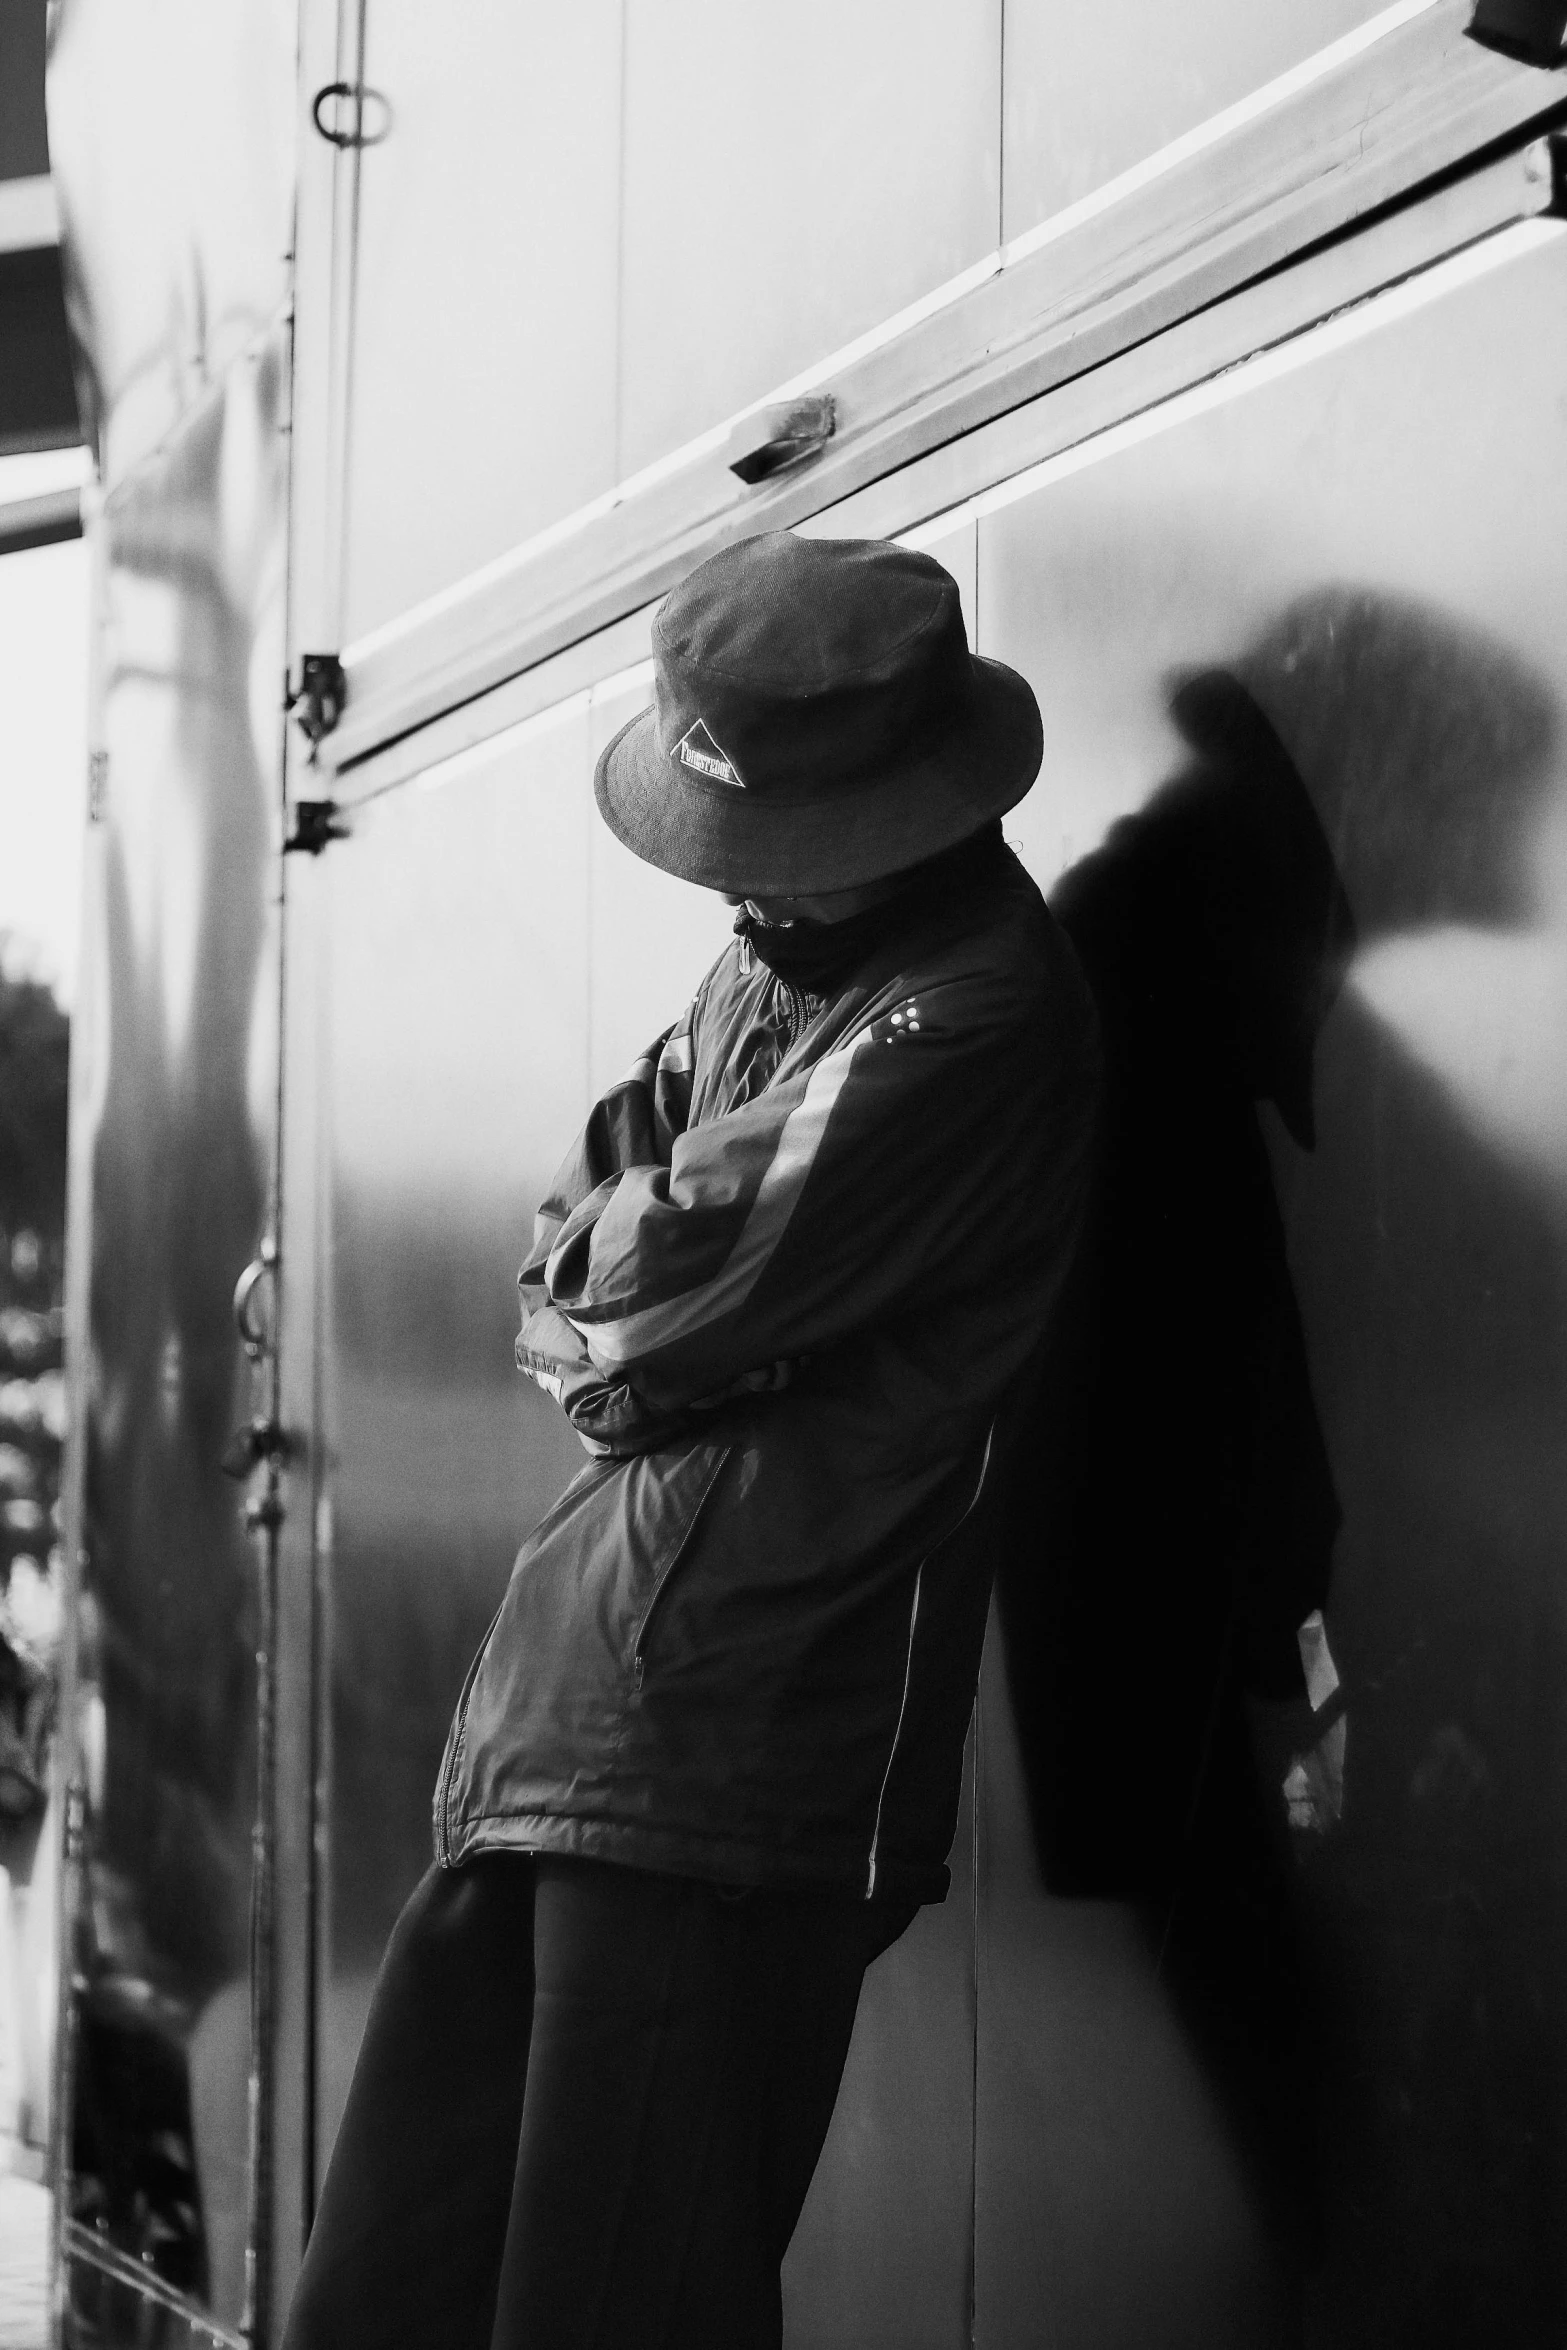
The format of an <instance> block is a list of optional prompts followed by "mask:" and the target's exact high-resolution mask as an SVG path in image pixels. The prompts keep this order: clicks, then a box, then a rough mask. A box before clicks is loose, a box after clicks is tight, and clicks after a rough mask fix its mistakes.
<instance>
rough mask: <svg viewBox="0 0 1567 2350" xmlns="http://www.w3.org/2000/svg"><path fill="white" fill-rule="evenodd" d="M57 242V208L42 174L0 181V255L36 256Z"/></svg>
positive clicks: (50, 182)
mask: <svg viewBox="0 0 1567 2350" xmlns="http://www.w3.org/2000/svg"><path fill="white" fill-rule="evenodd" d="M59 242H60V205H59V199H58V198H57V197H56V195H55V192H54V182H53V180H52V179H51V178H50V177H49V174H48V173H47V172H46V171H43V172H39V173H37V174H36V175H35V176H34V177H33V178H32V179H22V180H0V253H36V252H39V251H40V250H44V249H46V248H47V247H49V246H50V245H58V243H59Z"/></svg>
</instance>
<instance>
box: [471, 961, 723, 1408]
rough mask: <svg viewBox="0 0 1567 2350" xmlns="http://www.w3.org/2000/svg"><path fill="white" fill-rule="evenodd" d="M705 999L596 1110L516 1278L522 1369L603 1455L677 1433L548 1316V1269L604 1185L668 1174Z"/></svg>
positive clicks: (543, 1210) (557, 1318)
mask: <svg viewBox="0 0 1567 2350" xmlns="http://www.w3.org/2000/svg"><path fill="white" fill-rule="evenodd" d="M705 984H706V983H705V982H704V990H705ZM702 992H703V991H699V992H698V994H697V996H696V998H695V999H694V1001H693V1002H692V1003H691V1004H690V1005H689V1006H688V1007H687V1009H686V1011H685V1012H684V1013H683V1014H682V1015H681V1017H680V1019H678V1020H677V1021H676V1022H675V1023H674V1025H673V1026H672V1027H670V1028H667V1029H665V1030H664V1032H663V1034H662V1035H661V1036H657V1037H655V1038H654V1040H653V1042H652V1044H651V1045H649V1047H648V1049H647V1051H646V1052H645V1053H643V1054H642V1055H641V1057H640V1059H639V1060H638V1061H637V1062H636V1063H635V1065H634V1067H633V1068H632V1069H631V1070H630V1071H629V1072H628V1073H627V1075H626V1076H625V1077H624V1078H622V1079H621V1081H620V1083H619V1084H618V1085H615V1086H612V1087H611V1088H610V1090H609V1092H608V1093H607V1094H605V1095H604V1096H603V1098H602V1099H601V1100H600V1101H598V1102H597V1103H595V1105H594V1107H593V1110H592V1112H591V1114H590V1116H589V1118H588V1122H587V1125H586V1126H585V1127H584V1129H583V1131H582V1133H581V1135H580V1136H579V1137H578V1139H577V1142H576V1143H575V1145H574V1146H573V1148H572V1150H571V1152H570V1153H569V1154H568V1156H567V1158H566V1160H565V1163H564V1165H563V1166H562V1167H561V1168H560V1170H559V1172H558V1173H557V1175H556V1177H555V1180H554V1182H553V1183H552V1184H551V1186H550V1190H549V1195H548V1197H547V1198H546V1199H545V1201H544V1203H543V1205H542V1206H541V1207H540V1209H539V1212H538V1215H537V1217H536V1218H535V1221H534V1229H533V1245H532V1248H531V1249H530V1251H529V1255H528V1261H527V1263H526V1264H525V1265H524V1266H523V1268H522V1272H521V1274H520V1275H519V1277H518V1286H519V1289H520V1291H521V1296H522V1328H521V1330H520V1332H519V1333H518V1337H517V1347H516V1355H517V1366H518V1368H519V1370H521V1371H523V1372H525V1373H526V1375H527V1376H528V1377H529V1378H530V1379H532V1380H533V1381H534V1382H535V1384H536V1385H537V1386H539V1387H541V1388H542V1389H543V1390H544V1392H545V1393H546V1394H547V1395H549V1396H552V1397H553V1398H554V1400H555V1402H556V1403H558V1404H559V1405H560V1407H561V1409H562V1410H563V1411H564V1412H565V1414H566V1416H567V1418H568V1419H569V1420H570V1421H571V1424H572V1426H573V1427H574V1428H575V1429H576V1431H577V1434H578V1436H579V1437H580V1438H581V1440H582V1443H583V1445H584V1446H585V1447H586V1449H587V1450H588V1451H589V1452H590V1453H594V1454H596V1455H602V1454H621V1453H635V1452H645V1451H647V1450H649V1449H650V1448H651V1447H652V1446H653V1445H656V1444H658V1443H661V1442H662V1441H663V1440H664V1439H665V1438H666V1437H667V1436H668V1435H669V1434H670V1432H671V1426H672V1423H671V1421H670V1419H669V1418H668V1416H667V1415H666V1414H663V1413H659V1412H654V1411H650V1410H649V1409H648V1407H647V1406H646V1405H645V1404H644V1403H643V1402H642V1401H641V1400H640V1398H638V1397H637V1396H636V1395H635V1394H634V1393H633V1391H632V1389H631V1388H630V1386H629V1384H628V1383H627V1381H626V1380H625V1379H624V1378H623V1377H619V1376H611V1377H606V1376H605V1375H604V1374H603V1373H602V1372H601V1371H600V1370H599V1369H598V1368H597V1366H596V1365H595V1364H594V1363H593V1362H592V1360H591V1359H590V1357H589V1355H588V1351H587V1348H586V1346H585V1345H584V1343H583V1340H582V1338H581V1336H580V1335H579V1333H578V1332H577V1331H576V1330H575V1329H574V1328H573V1327H572V1325H571V1323H569V1322H568V1321H567V1320H566V1319H565V1317H564V1316H563V1315H562V1314H560V1313H558V1312H556V1310H555V1309H554V1308H553V1307H552V1306H551V1304H550V1301H549V1294H548V1290H547V1288H546V1287H545V1283H544V1266H545V1263H546V1262H547V1260H548V1257H549V1253H550V1250H551V1248H552V1247H553V1245H554V1242H555V1239H556V1237H557V1235H558V1234H559V1232H560V1229H561V1226H562V1225H563V1223H564V1222H565V1221H566V1219H567V1218H568V1217H569V1216H570V1215H571V1214H572V1213H573V1211H574V1210H575V1209H577V1208H578V1207H580V1205H581V1204H582V1202H583V1201H584V1200H587V1199H590V1198H591V1197H593V1195H594V1194H595V1192H596V1191H597V1190H598V1188H599V1187H600V1186H601V1185H602V1184H603V1183H604V1182H606V1181H613V1179H614V1178H615V1177H616V1176H618V1175H621V1174H624V1173H625V1172H626V1171H627V1170H629V1169H630V1168H633V1167H639V1166H648V1167H659V1166H665V1167H667V1166H668V1164H669V1159H670V1153H671V1150H672V1148H673V1145H674V1140H675V1136H676V1135H677V1134H680V1133H683V1132H684V1130H685V1125H686V1120H687V1118H688V1116H689V1115H690V1108H691V1071H692V1067H693V1063H694V1059H695V1026H696V1016H697V1008H698V1006H699V1005H700V1003H701V1000H702Z"/></svg>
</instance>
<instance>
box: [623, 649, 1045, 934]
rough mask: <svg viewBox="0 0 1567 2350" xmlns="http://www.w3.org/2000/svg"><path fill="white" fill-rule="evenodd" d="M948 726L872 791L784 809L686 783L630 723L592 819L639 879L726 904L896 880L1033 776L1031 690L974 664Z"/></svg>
mask: <svg viewBox="0 0 1567 2350" xmlns="http://www.w3.org/2000/svg"><path fill="white" fill-rule="evenodd" d="M973 677H974V698H973V703H972V706H971V708H970V710H969V711H968V712H966V713H965V715H964V717H963V719H962V721H961V722H960V723H959V724H956V725H954V726H951V727H948V728H947V729H945V730H944V731H943V733H942V734H941V735H939V736H938V737H936V738H935V739H933V740H931V741H929V742H925V743H920V744H917V745H913V746H910V747H909V748H908V749H907V750H906V751H904V752H903V753H901V754H900V755H899V756H898V757H897V758H896V759H893V760H890V761H889V762H888V766H887V770H886V772H885V774H884V775H882V776H881V777H879V778H878V779H876V780H875V781H873V782H866V783H857V784H856V785H854V786H853V787H852V788H851V789H845V790H844V791H842V792H840V793H837V794H834V795H832V796H829V797H824V798H822V799H820V800H812V801H794V802H789V803H783V802H779V801H776V800H774V801H768V800H765V799H762V798H761V797H759V796H757V797H752V796H751V795H750V794H749V793H747V792H746V791H745V790H743V789H742V788H738V787H736V786H735V785H733V784H720V783H709V782H706V781H703V780H699V779H698V778H697V777H695V776H692V775H690V774H689V773H688V771H687V770H686V769H685V768H684V767H682V766H677V765H676V764H675V763H674V762H673V761H672V760H670V759H666V758H665V756H664V754H663V752H662V751H661V750H660V748H659V744H658V734H657V729H656V721H655V713H654V712H653V711H652V710H651V709H648V710H643V711H640V712H639V713H638V714H637V716H636V717H635V718H633V719H631V720H630V722H629V723H628V724H627V725H625V726H623V727H622V728H621V730H620V732H619V733H618V734H617V735H616V736H615V737H614V739H613V741H612V742H610V743H609V744H608V745H607V747H606V748H605V749H604V751H602V752H601V753H600V756H599V761H598V765H597V767H596V768H595V770H594V775H593V792H594V797H595V798H596V800H597V801H598V807H599V814H600V815H601V816H602V817H603V819H604V821H605V823H606V824H607V825H608V826H609V829H610V831H611V832H612V833H613V834H614V835H615V838H616V839H617V840H620V841H624V843H625V845H626V847H627V848H628V849H630V850H632V851H633V853H634V854H635V855H637V856H639V857H641V858H642V859H643V860H644V861H645V862H646V863H647V864H649V865H657V866H658V867H660V869H661V870H662V871H663V872H665V873H674V874H678V875H679V876H680V878H681V879H682V880H683V881H694V882H697V883H699V884H700V886H701V887H702V888H704V889H718V890H727V891H728V892H729V893H730V894H731V895H732V896H736V897H811V896H816V895H818V894H821V893H824V892H826V891H830V890H836V889H856V888H858V887H860V886H861V885H862V884H863V883H865V882H868V881H880V880H882V879H884V878H885V876H886V875H888V874H890V873H902V872H904V871H905V870H906V869H907V868H908V867H909V866H911V865H919V864H922V863H923V862H924V860H925V859H926V858H927V857H934V856H937V855H939V854H940V852H941V851H942V850H943V849H950V848H955V847H956V846H957V844H958V842H959V841H961V840H966V839H967V838H968V836H969V834H970V833H973V832H977V831H979V829H980V827H981V826H982V825H985V824H989V823H991V822H992V821H993V820H994V819H995V818H996V817H997V816H1002V815H1005V813H1006V811H1007V810H1008V808H1013V807H1016V805H1017V803H1018V801H1019V800H1020V799H1021V798H1022V797H1023V795H1024V793H1025V792H1026V791H1027V790H1028V788H1029V786H1030V784H1031V783H1032V782H1033V780H1034V778H1035V776H1036V775H1037V774H1038V773H1039V767H1040V761H1041V759H1042V757H1043V755H1044V733H1043V729H1042V727H1041V724H1040V718H1039V705H1038V703H1037V702H1036V701H1035V699H1034V694H1033V689H1032V687H1031V686H1030V685H1029V684H1028V682H1027V680H1026V679H1025V678H1022V677H1020V676H1019V675H1018V673H1017V671H1016V670H1015V669H1008V668H1007V667H1006V665H1005V664H1004V663H1003V662H1000V661H988V660H985V659H982V658H980V657H977V656H976V657H975V659H974V664H973Z"/></svg>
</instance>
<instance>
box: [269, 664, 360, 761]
mask: <svg viewBox="0 0 1567 2350" xmlns="http://www.w3.org/2000/svg"><path fill="white" fill-rule="evenodd" d="M347 704H348V678H347V675H346V673H345V671H344V668H343V664H342V662H341V661H340V660H339V659H338V657H337V655H336V654H335V653H301V654H300V656H299V683H298V684H297V685H295V684H294V683H293V681H292V680H291V679H289V680H286V681H285V683H284V690H283V707H284V709H285V710H290V711H292V712H293V715H294V720H295V723H296V724H297V726H298V728H299V731H300V733H301V734H302V735H303V736H304V737H305V739H306V741H307V742H308V743H309V745H310V754H311V757H312V758H314V756H315V751H316V745H317V744H318V743H319V742H321V741H322V740H323V738H324V737H325V736H327V735H329V734H330V733H331V731H332V729H333V727H334V726H336V724H337V722H338V720H339V719H340V718H341V717H342V715H343V712H344V710H345V708H346V707H347Z"/></svg>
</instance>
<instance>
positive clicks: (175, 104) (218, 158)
mask: <svg viewBox="0 0 1567 2350" xmlns="http://www.w3.org/2000/svg"><path fill="white" fill-rule="evenodd" d="M294 33H295V12H294V9H293V8H292V7H291V6H289V5H288V4H287V0H239V5H237V6H235V7H231V8H226V9H220V10H214V9H211V8H208V7H205V6H203V5H202V0H177V4H176V5H173V6H164V5H156V6H154V5H150V4H144V5H141V6H121V5H119V4H118V0H61V4H60V5H58V6H56V7H55V8H53V9H52V10H51V12H50V54H49V75H48V98H49V152H50V158H51V162H52V165H53V171H54V181H55V187H56V190H57V192H58V195H59V199H60V213H61V222H62V231H63V241H64V247H65V260H66V267H67V275H66V298H67V307H68V310H69V313H70V318H71V325H72V328H73V331H74V334H75V337H76V341H77V345H78V395H79V398H80V401H81V406H82V420H83V429H84V431H85V432H86V433H87V435H88V437H89V438H91V439H92V440H94V442H95V444H96V446H97V450H98V457H99V464H100V469H101V473H102V478H103V480H104V481H105V483H106V484H108V485H109V486H112V485H113V484H114V483H115V482H117V481H119V480H121V479H122V478H123V476H124V475H125V474H126V472H127V471H128V470H129V469H130V468H131V467H132V466H133V465H135V464H136V463H137V461H138V460H139V459H140V458H141V457H143V456H145V455H146V454H147V452H148V451H149V450H151V449H154V448H156V447H157V446H158V445H159V444H160V443H161V442H162V441H163V440H164V439H165V438H166V437H167V436H168V434H169V433H170V432H171V431H172V429H173V427H174V425H175V423H176V421H177V420H178V418H179V417H181V416H182V415H183V414H184V413H185V412H186V411H187V410H188V409H189V408H190V407H191V406H192V405H193V404H194V403H195V402H197V401H199V400H201V399H202V398H204V397H205V396H206V395H207V394H208V393H210V392H212V391H213V389H214V387H215V386H216V385H217V384H218V383H219V381H220V380H221V378H222V376H223V373H224V370H225V369H226V368H227V367H228V365H229V364H230V362H231V361H232V360H233V359H234V358H235V357H236V356H237V355H238V353H239V352H240V351H242V350H243V349H245V347H246V346H247V345H248V344H250V343H252V342H253V341H254V340H255V339H256V337H257V336H258V335H260V334H262V333H263V332H264V331H265V330H266V329H267V328H268V327H269V326H270V325H271V323H272V321H273V319H274V318H275V317H276V316H277V314H278V312H279V310H280V309H281V308H282V305H283V302H284V299H285V296H286V293H287V287H288V262H289V253H290V247H291V245H292V241H293V223H292V207H293V140H294V124H293V118H294Z"/></svg>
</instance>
